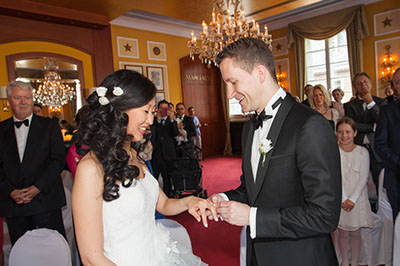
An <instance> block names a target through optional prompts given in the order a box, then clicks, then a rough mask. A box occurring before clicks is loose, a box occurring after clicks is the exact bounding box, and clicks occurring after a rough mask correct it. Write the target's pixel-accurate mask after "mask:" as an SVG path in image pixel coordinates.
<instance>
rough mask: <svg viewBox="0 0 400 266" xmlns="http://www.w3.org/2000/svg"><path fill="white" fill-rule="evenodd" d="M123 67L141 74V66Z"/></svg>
mask: <svg viewBox="0 0 400 266" xmlns="http://www.w3.org/2000/svg"><path fill="white" fill-rule="evenodd" d="M125 69H128V70H133V71H136V72H138V73H140V74H142V75H143V67H142V66H138V65H125Z"/></svg>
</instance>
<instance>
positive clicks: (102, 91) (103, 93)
mask: <svg viewBox="0 0 400 266" xmlns="http://www.w3.org/2000/svg"><path fill="white" fill-rule="evenodd" d="M96 92H97V95H98V96H99V103H100V104H101V105H107V104H109V103H110V101H109V100H108V99H107V97H106V92H107V88H105V87H98V88H97V89H96Z"/></svg>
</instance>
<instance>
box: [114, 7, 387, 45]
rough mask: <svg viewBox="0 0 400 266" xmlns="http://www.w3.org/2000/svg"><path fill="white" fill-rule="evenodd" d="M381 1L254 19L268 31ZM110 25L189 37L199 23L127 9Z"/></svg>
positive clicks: (200, 27)
mask: <svg viewBox="0 0 400 266" xmlns="http://www.w3.org/2000/svg"><path fill="white" fill-rule="evenodd" d="M380 1H383V0H350V1H349V0H325V1H321V2H318V3H314V4H311V5H308V6H304V7H301V8H297V9H294V10H290V11H287V12H284V13H281V14H279V15H275V16H271V17H268V18H265V19H261V20H258V22H259V24H260V25H261V24H266V25H267V26H268V29H269V30H275V29H280V28H284V27H287V26H288V25H289V24H290V23H293V22H296V21H301V20H304V19H308V18H311V17H315V16H320V15H324V14H328V13H331V12H334V11H337V10H340V9H344V8H348V7H351V6H355V5H360V4H364V5H368V4H372V3H376V2H380ZM110 24H112V25H118V26H123V27H128V28H133V29H140V30H146V31H152V32H158V33H164V34H168V35H174V36H180V37H185V38H188V39H189V38H190V33H191V32H192V31H194V32H195V35H198V33H199V32H200V31H201V30H202V26H201V24H198V23H194V22H190V21H185V20H180V19H175V18H171V17H167V16H162V15H157V14H153V13H149V12H145V11H141V10H131V11H129V12H128V13H126V14H124V15H122V16H120V17H118V18H116V19H114V20H112V21H111V22H110Z"/></svg>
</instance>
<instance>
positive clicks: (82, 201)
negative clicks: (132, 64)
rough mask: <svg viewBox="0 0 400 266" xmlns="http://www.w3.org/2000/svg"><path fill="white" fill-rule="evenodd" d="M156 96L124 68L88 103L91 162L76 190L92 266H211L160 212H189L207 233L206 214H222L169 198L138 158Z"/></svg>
mask: <svg viewBox="0 0 400 266" xmlns="http://www.w3.org/2000/svg"><path fill="white" fill-rule="evenodd" d="M155 93H156V88H155V86H154V84H153V83H151V81H150V80H149V79H147V78H146V77H144V76H143V75H141V74H139V73H137V72H135V71H130V70H119V71H116V72H114V73H112V74H111V75H109V76H108V77H107V78H106V79H105V80H104V81H103V82H102V84H101V87H99V88H97V90H96V92H94V93H92V94H91V95H90V96H89V98H88V99H87V102H88V104H89V107H90V111H89V113H88V114H87V115H86V117H85V120H84V121H82V123H81V127H80V129H79V138H78V142H77V151H78V153H80V154H81V155H84V157H83V158H82V159H81V160H80V162H79V165H78V167H77V171H76V177H75V184H74V188H73V192H72V210H73V214H74V222H75V231H76V239H77V242H78V248H79V251H80V255H81V258H82V261H83V263H84V265H119V266H124V265H203V263H202V262H201V260H200V258H198V257H196V256H195V255H193V253H191V251H190V250H189V249H188V248H187V247H184V246H182V245H180V244H179V243H177V242H176V241H173V240H172V239H171V238H170V236H169V232H168V230H167V229H166V228H165V227H163V226H162V225H161V224H158V223H156V222H155V210H157V211H158V212H160V213H162V214H164V215H176V214H179V213H181V212H184V211H186V210H188V211H189V213H190V214H192V215H193V216H194V217H195V218H196V219H197V220H198V221H199V222H200V221H201V220H202V221H203V224H204V226H206V227H207V218H206V211H211V212H212V213H213V216H214V217H217V214H216V212H215V208H214V207H213V206H211V204H210V203H209V202H208V201H207V200H205V199H200V198H197V197H193V196H190V197H186V198H183V199H169V198H168V197H166V195H165V194H164V193H163V191H162V190H161V189H160V188H159V186H158V183H157V181H156V179H155V178H154V177H153V176H152V175H151V174H150V172H149V170H148V169H147V167H146V165H145V163H144V161H143V160H142V159H141V158H140V156H139V155H138V154H140V152H141V147H140V146H139V147H138V148H136V150H135V149H133V148H132V147H133V145H132V142H133V141H140V140H141V139H142V138H143V135H144V134H145V131H146V129H147V128H149V126H150V125H151V124H152V123H153V119H154V109H155V99H154V98H155ZM84 145H86V146H84ZM82 146H83V147H86V148H87V147H89V149H82V148H81V147H82Z"/></svg>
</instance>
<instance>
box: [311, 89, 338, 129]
mask: <svg viewBox="0 0 400 266" xmlns="http://www.w3.org/2000/svg"><path fill="white" fill-rule="evenodd" d="M310 96H311V97H309V99H311V100H310V106H311V108H313V109H315V110H316V111H318V112H319V113H320V114H322V115H323V116H324V117H325V118H326V119H327V120H328V121H329V123H330V124H331V125H332V129H333V130H335V126H336V120H337V119H338V118H339V112H338V111H337V110H336V109H335V108H331V107H330V106H331V104H332V101H331V96H330V95H329V93H328V91H327V90H326V89H325V87H324V86H323V85H321V84H318V85H315V86H314V87H313V88H312V90H311V92H310Z"/></svg>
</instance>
